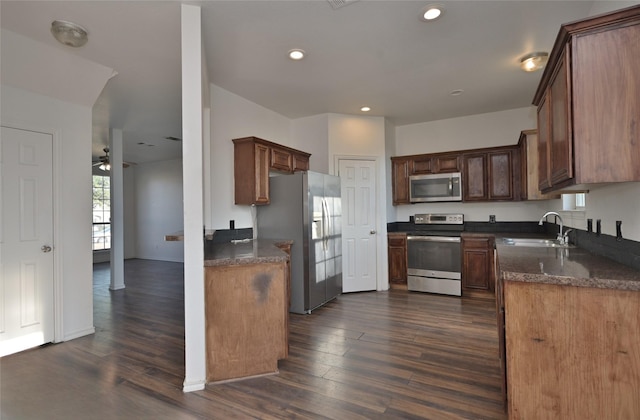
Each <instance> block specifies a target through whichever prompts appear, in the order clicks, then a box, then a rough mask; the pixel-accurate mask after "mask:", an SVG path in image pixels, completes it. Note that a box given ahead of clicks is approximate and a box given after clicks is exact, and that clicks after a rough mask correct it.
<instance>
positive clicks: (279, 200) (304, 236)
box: [256, 172, 342, 313]
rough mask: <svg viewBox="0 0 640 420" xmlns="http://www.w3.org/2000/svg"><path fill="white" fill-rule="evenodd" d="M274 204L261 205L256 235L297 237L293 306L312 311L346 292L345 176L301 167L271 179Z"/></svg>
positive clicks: (293, 256) (295, 309) (293, 258)
mask: <svg viewBox="0 0 640 420" xmlns="http://www.w3.org/2000/svg"><path fill="white" fill-rule="evenodd" d="M269 195H270V201H271V202H270V204H268V205H266V206H259V207H258V208H257V209H256V219H257V221H256V222H257V223H256V225H257V226H256V227H257V237H258V238H260V239H292V240H293V245H292V247H291V307H290V308H289V310H290V311H291V312H296V313H311V311H312V310H313V309H315V308H317V307H319V306H321V305H323V304H325V303H326V302H328V301H330V300H332V299H334V298H336V297H337V296H338V295H339V294H340V293H342V220H341V218H342V205H341V202H340V201H341V200H340V178H338V177H337V176H332V175H326V174H321V173H317V172H298V173H295V174H292V175H281V176H275V177H271V178H270V179H269Z"/></svg>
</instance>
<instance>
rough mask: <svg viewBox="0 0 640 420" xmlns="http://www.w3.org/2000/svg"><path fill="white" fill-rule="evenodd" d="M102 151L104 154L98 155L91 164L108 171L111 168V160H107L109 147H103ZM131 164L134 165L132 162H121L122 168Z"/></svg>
mask: <svg viewBox="0 0 640 420" xmlns="http://www.w3.org/2000/svg"><path fill="white" fill-rule="evenodd" d="M102 150H103V151H104V156H100V157H98V160H97V161H95V160H94V161H93V165H92V166H97V167H98V168H99V169H100V170H103V171H110V170H111V161H110V160H109V148H108V147H105V148H104V149H102ZM131 165H135V163H133V162H122V167H123V168H128V167H129V166H131Z"/></svg>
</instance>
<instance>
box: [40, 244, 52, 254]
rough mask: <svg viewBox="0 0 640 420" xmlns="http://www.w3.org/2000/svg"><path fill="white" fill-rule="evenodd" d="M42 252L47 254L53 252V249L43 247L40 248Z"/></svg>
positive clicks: (46, 246)
mask: <svg viewBox="0 0 640 420" xmlns="http://www.w3.org/2000/svg"><path fill="white" fill-rule="evenodd" d="M40 249H41V250H42V252H44V253H47V252H51V249H52V248H51V247H50V246H49V245H42V248H40Z"/></svg>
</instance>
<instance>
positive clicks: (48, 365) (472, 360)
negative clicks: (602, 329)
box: [0, 260, 506, 420]
mask: <svg viewBox="0 0 640 420" xmlns="http://www.w3.org/2000/svg"><path fill="white" fill-rule="evenodd" d="M182 273H183V266H182V264H179V263H168V262H158V261H145V260H127V261H126V263H125V279H126V286H127V287H126V289H124V290H119V291H115V292H111V291H109V290H108V285H109V267H108V264H97V265H96V266H95V267H94V313H95V317H94V324H95V326H96V333H95V334H94V335H91V336H87V337H82V338H79V339H76V340H71V341H69V342H65V343H61V344H54V345H48V346H43V347H41V348H38V349H34V350H29V351H26V352H22V353H19V354H15V355H11V356H7V357H4V358H2V359H1V360H0V385H1V388H0V410H1V411H0V414H1V418H2V419H3V420H5V419H191V418H208V419H230V418H241V419H244V418H266V419H269V418H273V419H277V418H300V419H319V418H329V419H341V420H342V419H411V418H414V419H504V418H506V415H505V414H504V412H503V409H502V407H501V392H500V376H499V366H498V360H497V353H498V343H497V332H496V323H495V319H496V318H495V306H494V302H493V300H492V299H483V298H455V297H445V296H437V295H429V294H421V293H412V292H407V291H398V290H393V291H389V292H370V293H355V294H347V295H343V296H340V297H339V298H338V299H337V300H335V301H333V302H330V303H329V304H327V305H326V306H324V307H322V308H320V309H318V310H316V311H314V312H313V313H312V314H311V315H294V314H291V320H290V329H291V331H290V354H289V358H288V359H286V360H282V361H280V363H279V368H280V373H279V374H277V375H271V376H266V377H262V378H255V379H248V380H243V381H237V382H232V383H227V384H217V385H209V386H207V388H206V389H205V390H204V391H198V392H192V393H186V394H185V393H183V392H182V381H183V380H184V326H183V322H184V303H183V274H182Z"/></svg>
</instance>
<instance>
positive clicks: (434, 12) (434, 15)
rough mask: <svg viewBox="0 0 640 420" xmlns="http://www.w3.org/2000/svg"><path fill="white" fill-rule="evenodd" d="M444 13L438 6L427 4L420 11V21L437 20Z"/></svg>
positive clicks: (440, 6)
mask: <svg viewBox="0 0 640 420" xmlns="http://www.w3.org/2000/svg"><path fill="white" fill-rule="evenodd" d="M443 13H444V8H443V7H442V5H440V4H429V5H427V6H425V7H423V8H422V10H421V11H420V20H423V21H425V22H431V21H433V20H436V19H438V18H439V17H441V16H442V14H443Z"/></svg>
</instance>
